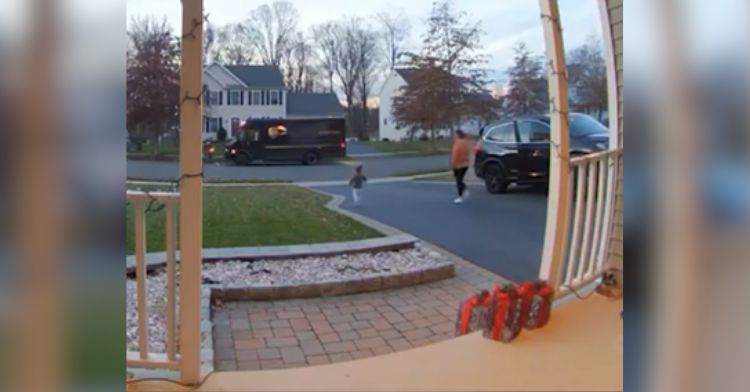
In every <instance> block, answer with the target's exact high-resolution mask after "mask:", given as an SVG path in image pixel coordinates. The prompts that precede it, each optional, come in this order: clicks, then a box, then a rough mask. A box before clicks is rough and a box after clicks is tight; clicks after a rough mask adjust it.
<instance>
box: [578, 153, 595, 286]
mask: <svg viewBox="0 0 750 392" xmlns="http://www.w3.org/2000/svg"><path fill="white" fill-rule="evenodd" d="M585 165H586V173H587V174H588V176H587V178H586V182H587V183H588V188H587V190H586V214H585V218H584V221H583V244H582V245H581V259H580V261H579V262H578V276H577V277H578V281H579V282H582V281H584V280H585V279H586V278H587V277H588V276H587V275H586V270H587V268H586V262H587V261H588V258H589V253H590V250H591V229H592V227H591V225H592V218H593V217H594V198H595V197H596V195H595V194H594V192H596V180H597V178H596V176H597V173H596V172H595V170H594V169H595V168H594V166H593V165H594V163H593V162H588V163H586V164H585Z"/></svg>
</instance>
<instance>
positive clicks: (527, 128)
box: [518, 120, 549, 143]
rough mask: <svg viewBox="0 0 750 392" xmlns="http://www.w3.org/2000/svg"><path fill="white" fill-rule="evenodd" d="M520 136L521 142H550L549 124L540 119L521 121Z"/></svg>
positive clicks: (519, 126) (519, 124) (519, 125)
mask: <svg viewBox="0 0 750 392" xmlns="http://www.w3.org/2000/svg"><path fill="white" fill-rule="evenodd" d="M518 136H519V138H520V139H521V143H534V142H548V141H549V126H548V125H547V124H545V123H543V122H540V121H532V120H526V121H520V122H519V123H518Z"/></svg>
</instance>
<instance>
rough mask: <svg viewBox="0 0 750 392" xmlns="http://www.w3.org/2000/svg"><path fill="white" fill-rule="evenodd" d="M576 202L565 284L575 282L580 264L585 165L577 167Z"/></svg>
mask: <svg viewBox="0 0 750 392" xmlns="http://www.w3.org/2000/svg"><path fill="white" fill-rule="evenodd" d="M575 177H576V179H575V180H576V204H575V217H574V218H573V240H572V241H571V242H570V253H569V254H568V271H567V274H566V276H565V284H566V285H570V284H573V281H574V280H575V276H576V275H575V271H576V267H577V266H578V251H579V250H580V243H581V238H580V237H581V215H582V214H583V197H584V192H585V188H584V182H583V181H584V179H585V178H586V173H585V171H584V167H583V165H579V166H577V167H576V176H575Z"/></svg>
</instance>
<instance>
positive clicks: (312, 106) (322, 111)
mask: <svg viewBox="0 0 750 392" xmlns="http://www.w3.org/2000/svg"><path fill="white" fill-rule="evenodd" d="M286 97H287V98H286V102H287V106H286V112H287V116H288V117H343V116H344V108H343V107H342V106H341V103H340V102H339V99H338V97H336V94H334V93H291V92H290V93H287V96H286Z"/></svg>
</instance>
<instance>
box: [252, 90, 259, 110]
mask: <svg viewBox="0 0 750 392" xmlns="http://www.w3.org/2000/svg"><path fill="white" fill-rule="evenodd" d="M250 104H251V105H253V106H260V90H253V91H252V102H251V103H250Z"/></svg>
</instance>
